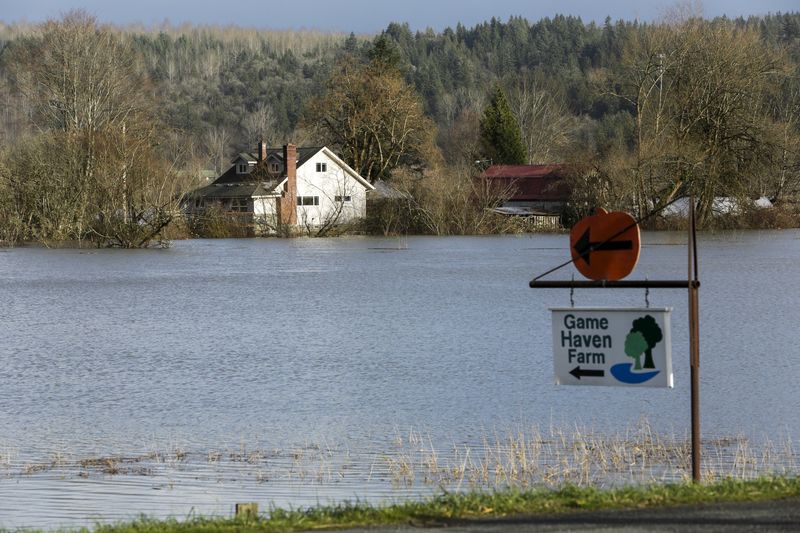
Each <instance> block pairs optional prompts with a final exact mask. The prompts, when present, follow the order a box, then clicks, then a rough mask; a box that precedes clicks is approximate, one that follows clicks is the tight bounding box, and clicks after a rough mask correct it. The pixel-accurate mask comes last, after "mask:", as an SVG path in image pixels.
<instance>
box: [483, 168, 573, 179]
mask: <svg viewBox="0 0 800 533" xmlns="http://www.w3.org/2000/svg"><path fill="white" fill-rule="evenodd" d="M563 170H564V165H492V166H490V167H489V168H487V169H486V170H484V171H483V174H481V176H482V177H484V178H544V177H546V176H554V175H559V173H560V172H561V171H563Z"/></svg>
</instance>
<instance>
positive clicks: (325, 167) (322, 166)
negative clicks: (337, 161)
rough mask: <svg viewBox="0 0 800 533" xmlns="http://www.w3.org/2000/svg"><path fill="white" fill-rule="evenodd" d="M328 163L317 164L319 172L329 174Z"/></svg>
mask: <svg viewBox="0 0 800 533" xmlns="http://www.w3.org/2000/svg"><path fill="white" fill-rule="evenodd" d="M327 171H328V163H317V172H327Z"/></svg>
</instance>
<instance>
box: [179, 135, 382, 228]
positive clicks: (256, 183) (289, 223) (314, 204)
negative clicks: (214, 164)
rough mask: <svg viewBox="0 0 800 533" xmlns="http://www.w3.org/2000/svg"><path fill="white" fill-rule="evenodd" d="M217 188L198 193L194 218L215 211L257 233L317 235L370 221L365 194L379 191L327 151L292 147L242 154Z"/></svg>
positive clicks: (262, 145) (216, 183)
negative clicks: (246, 220)
mask: <svg viewBox="0 0 800 533" xmlns="http://www.w3.org/2000/svg"><path fill="white" fill-rule="evenodd" d="M232 163H233V164H232V165H231V167H230V168H229V169H228V170H226V171H225V172H224V173H223V174H222V175H221V176H220V177H219V178H217V179H216V180H215V181H214V182H213V183H211V184H210V185H207V186H205V187H202V188H200V189H197V190H196V191H194V192H193V193H192V194H191V195H190V197H189V201H188V205H187V211H188V212H189V213H190V214H202V213H204V212H206V211H207V210H208V209H209V208H210V207H211V206H212V205H217V206H219V207H220V208H221V209H222V210H223V211H226V212H230V213H240V214H241V215H243V217H250V219H251V222H252V224H253V227H254V230H255V232H256V233H272V232H275V231H277V229H278V228H280V227H288V228H290V229H291V228H292V227H294V228H298V229H301V230H302V229H313V228H324V227H329V226H335V225H338V224H344V223H348V222H353V221H355V220H357V219H360V218H364V217H365V216H366V210H367V201H366V192H367V191H370V190H373V189H374V187H373V186H372V185H371V184H370V183H369V181H367V180H366V179H364V178H363V177H362V176H360V175H359V174H358V172H356V171H355V170H353V169H352V168H351V167H350V166H349V165H347V163H345V162H344V161H342V160H341V159H340V158H339V157H338V156H337V155H336V154H334V153H333V152H332V151H331V150H330V149H328V148H327V147H325V146H322V147H313V148H297V147H295V146H294V145H292V144H288V145H285V146H283V148H282V149H280V148H267V146H266V144H265V143H263V142H261V143H259V146H258V149H257V151H256V153H247V152H243V153H240V154H239V155H238V156H237V157H236V158H235V159H234V160H233V162H232Z"/></svg>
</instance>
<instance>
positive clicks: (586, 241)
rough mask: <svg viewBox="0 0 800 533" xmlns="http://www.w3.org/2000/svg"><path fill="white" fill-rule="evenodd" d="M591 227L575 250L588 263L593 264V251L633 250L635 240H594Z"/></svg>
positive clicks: (577, 243)
mask: <svg viewBox="0 0 800 533" xmlns="http://www.w3.org/2000/svg"><path fill="white" fill-rule="evenodd" d="M590 231H591V228H586V231H584V232H583V235H581V238H580V239H578V242H576V243H575V246H574V248H575V251H576V252H578V255H579V256H581V258H583V260H584V261H586V264H587V265H591V264H592V263H591V254H592V252H613V251H616V250H633V241H607V242H592V241H591V237H590V234H589V232H590Z"/></svg>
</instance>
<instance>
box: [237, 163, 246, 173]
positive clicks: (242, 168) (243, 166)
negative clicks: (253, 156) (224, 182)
mask: <svg viewBox="0 0 800 533" xmlns="http://www.w3.org/2000/svg"><path fill="white" fill-rule="evenodd" d="M236 173H237V174H247V163H239V164H238V165H236Z"/></svg>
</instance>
